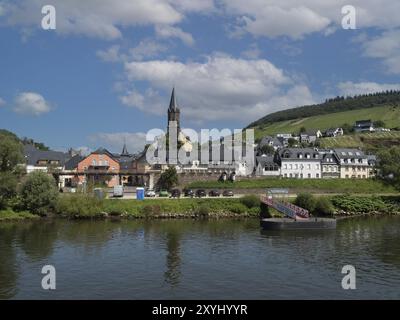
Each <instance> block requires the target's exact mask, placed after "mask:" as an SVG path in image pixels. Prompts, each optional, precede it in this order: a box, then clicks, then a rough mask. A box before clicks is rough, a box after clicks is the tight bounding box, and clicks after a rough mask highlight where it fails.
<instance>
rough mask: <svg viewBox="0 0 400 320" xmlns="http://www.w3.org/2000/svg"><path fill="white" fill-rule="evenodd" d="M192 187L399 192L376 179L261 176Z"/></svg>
mask: <svg viewBox="0 0 400 320" xmlns="http://www.w3.org/2000/svg"><path fill="white" fill-rule="evenodd" d="M187 187H188V188H192V189H199V188H204V189H234V190H238V189H266V188H288V189H289V190H290V192H293V193H297V192H311V193H351V194H356V193H357V194H358V193H359V194H376V193H393V194H394V193H398V191H396V189H395V188H393V187H392V186H390V185H387V184H384V183H383V182H381V181H379V180H375V179H364V180H362V179H357V180H356V179H276V178H259V179H251V180H238V181H235V182H229V181H226V182H219V181H196V182H193V183H190V184H189V185H188V186H187Z"/></svg>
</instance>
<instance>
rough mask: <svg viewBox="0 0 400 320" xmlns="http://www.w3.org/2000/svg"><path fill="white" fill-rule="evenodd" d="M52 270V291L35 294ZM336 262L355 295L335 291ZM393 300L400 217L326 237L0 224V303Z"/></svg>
mask: <svg viewBox="0 0 400 320" xmlns="http://www.w3.org/2000/svg"><path fill="white" fill-rule="evenodd" d="M44 265H53V266H54V267H55V270H56V289H55V290H44V289H42V287H41V281H42V277H44V275H43V274H41V270H42V267H43V266H44ZM344 265H353V266H354V267H355V270H356V278H355V279H356V289H355V290H344V289H342V285H341V282H342V278H343V277H344V276H345V275H344V274H342V273H341V271H342V267H343V266H344ZM284 298H290V299H314V298H316V299H399V298H400V217H381V218H374V217H369V218H357V219H348V220H342V221H339V222H338V227H337V230H334V231H324V232H320V231H307V232H305V231H290V232H289V231H286V232H262V231H261V230H260V228H259V223H258V220H256V219H251V220H210V221H207V220H204V221H195V220H155V221H142V220H140V221H110V220H107V221H67V220H61V219H56V220H42V221H36V222H16V223H9V222H8V223H1V224H0V299H284Z"/></svg>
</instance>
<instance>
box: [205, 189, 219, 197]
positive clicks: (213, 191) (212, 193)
mask: <svg viewBox="0 0 400 320" xmlns="http://www.w3.org/2000/svg"><path fill="white" fill-rule="evenodd" d="M208 195H209V196H210V197H219V196H220V195H221V192H219V191H218V190H211V191H210V192H209V193H208Z"/></svg>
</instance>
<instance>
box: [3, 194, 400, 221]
mask: <svg viewBox="0 0 400 320" xmlns="http://www.w3.org/2000/svg"><path fill="white" fill-rule="evenodd" d="M314 198H315V201H316V203H318V200H321V199H323V200H325V201H323V202H325V205H324V206H325V207H329V208H331V209H329V210H328V209H325V210H321V209H316V210H315V211H311V212H312V213H314V215H321V214H319V213H321V212H329V214H332V213H333V215H334V216H338V217H339V216H358V215H372V214H373V215H394V214H400V197H399V196H373V195H371V196H364V195H363V196H361V195H334V196H319V197H314ZM287 201H291V202H295V201H296V199H295V198H288V199H287ZM326 202H328V203H327V204H326ZM317 207H318V206H317ZM305 208H307V207H305ZM265 210H266V209H265V207H264V208H262V206H261V203H260V200H259V197H258V196H256V195H247V196H244V197H242V198H207V199H196V198H194V199H192V198H185V199H145V200H142V201H138V200H121V199H118V200H114V199H103V200H99V199H96V198H94V197H92V196H89V195H84V194H69V195H62V196H61V197H60V198H59V200H58V202H57V203H56V205H55V206H54V208H53V210H52V213H51V216H54V217H61V218H68V219H101V218H127V219H159V218H245V217H252V218H258V217H259V216H260V213H261V211H263V215H264V214H267V215H268V212H266V211H265ZM324 214H326V213H324ZM324 214H323V215H324ZM269 215H270V216H279V215H280V214H279V213H278V212H277V211H275V210H274V209H269ZM37 218H39V216H38V215H34V214H32V213H29V212H26V211H22V212H15V211H13V210H11V209H8V210H3V211H0V221H9V220H23V219H37Z"/></svg>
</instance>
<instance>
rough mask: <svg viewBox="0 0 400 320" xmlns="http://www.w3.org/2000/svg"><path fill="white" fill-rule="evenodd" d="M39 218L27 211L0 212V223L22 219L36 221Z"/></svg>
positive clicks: (9, 210) (8, 210)
mask: <svg viewBox="0 0 400 320" xmlns="http://www.w3.org/2000/svg"><path fill="white" fill-rule="evenodd" d="M38 218H39V216H38V215H35V214H32V213H30V212H28V211H14V210H12V209H6V210H0V221H14V220H24V219H38Z"/></svg>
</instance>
